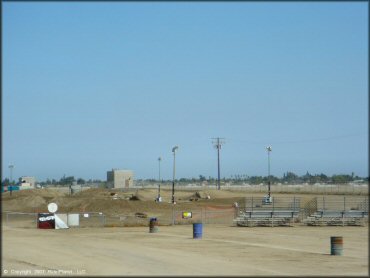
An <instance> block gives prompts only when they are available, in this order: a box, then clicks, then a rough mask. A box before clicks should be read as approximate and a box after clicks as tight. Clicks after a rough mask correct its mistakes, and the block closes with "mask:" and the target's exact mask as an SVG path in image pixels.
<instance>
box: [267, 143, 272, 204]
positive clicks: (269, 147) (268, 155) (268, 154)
mask: <svg viewBox="0 0 370 278" xmlns="http://www.w3.org/2000/svg"><path fill="white" fill-rule="evenodd" d="M266 150H267V159H268V187H269V192H268V197H269V198H270V196H271V192H270V189H271V176H270V152H271V151H272V148H271V146H268V147H267V148H266Z"/></svg>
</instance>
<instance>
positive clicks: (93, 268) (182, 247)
mask: <svg viewBox="0 0 370 278" xmlns="http://www.w3.org/2000/svg"><path fill="white" fill-rule="evenodd" d="M330 236H343V239H344V252H343V256H330V255H329V254H330ZM367 243H368V228H367V227H274V228H269V227H258V228H243V227H225V226H221V225H204V227H203V238H202V239H193V238H192V225H179V226H160V227H159V232H158V233H149V228H148V227H129V228H84V229H83V228H80V229H78V228H75V229H68V230H37V229H22V228H10V227H5V226H4V227H3V245H2V246H3V247H2V248H3V258H2V259H3V264H2V265H3V269H2V274H3V275H12V276H14V275H15V276H16V275H20V274H22V275H43V274H45V275H48V276H53V275H61V274H63V275H71V276H76V275H160V276H163V275H194V276H199V275H211V276H217V275H221V276H225V275H242V276H248V275H251V276H253V275H268V276H270V275H278V276H282V275H293V276H305V275H320V276H321V275H325V276H327V275H364V276H365V275H367V274H368V244H367ZM37 271H39V272H37ZM5 272H7V273H5Z"/></svg>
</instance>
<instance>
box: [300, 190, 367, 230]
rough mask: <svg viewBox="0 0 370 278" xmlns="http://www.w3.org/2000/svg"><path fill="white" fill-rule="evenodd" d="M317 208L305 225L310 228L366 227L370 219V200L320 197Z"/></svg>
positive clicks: (305, 221)
mask: <svg viewBox="0 0 370 278" xmlns="http://www.w3.org/2000/svg"><path fill="white" fill-rule="evenodd" d="M316 202H317V208H316V210H315V211H314V212H313V213H312V214H310V215H309V216H308V217H307V218H306V219H305V220H304V221H303V223H304V224H306V225H309V226H326V225H327V226H364V225H365V224H366V222H367V221H368V218H369V209H368V208H369V206H368V204H369V203H368V202H369V199H368V198H367V197H366V198H348V197H328V196H325V197H318V198H317V201H316Z"/></svg>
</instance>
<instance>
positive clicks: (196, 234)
mask: <svg viewBox="0 0 370 278" xmlns="http://www.w3.org/2000/svg"><path fill="white" fill-rule="evenodd" d="M202 230H203V224H202V223H193V238H202V233H203V231H202Z"/></svg>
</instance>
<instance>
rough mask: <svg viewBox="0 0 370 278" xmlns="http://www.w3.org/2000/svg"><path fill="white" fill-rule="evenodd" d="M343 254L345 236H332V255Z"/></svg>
mask: <svg viewBox="0 0 370 278" xmlns="http://www.w3.org/2000/svg"><path fill="white" fill-rule="evenodd" d="M342 254H343V237H341V236H332V237H330V255H337V256H342Z"/></svg>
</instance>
